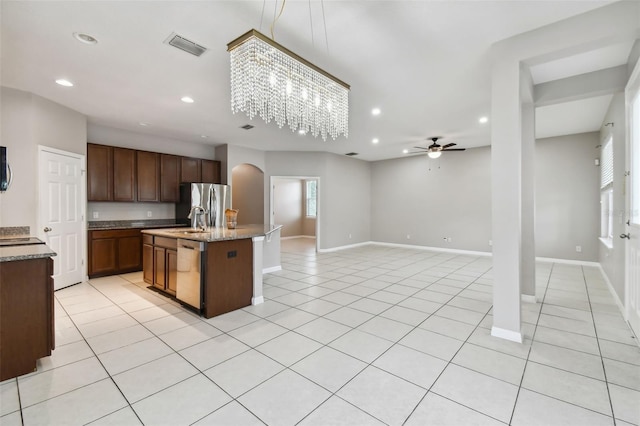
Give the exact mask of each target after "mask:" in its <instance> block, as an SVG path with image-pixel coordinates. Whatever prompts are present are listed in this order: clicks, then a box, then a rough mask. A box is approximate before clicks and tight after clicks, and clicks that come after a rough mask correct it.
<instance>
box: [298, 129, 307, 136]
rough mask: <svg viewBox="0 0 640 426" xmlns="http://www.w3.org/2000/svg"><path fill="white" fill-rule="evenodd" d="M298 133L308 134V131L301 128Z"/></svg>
mask: <svg viewBox="0 0 640 426" xmlns="http://www.w3.org/2000/svg"><path fill="white" fill-rule="evenodd" d="M298 134H299V135H306V134H307V131H306V130H304V129H300V130H298Z"/></svg>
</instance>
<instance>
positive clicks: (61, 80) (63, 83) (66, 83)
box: [56, 78, 73, 87]
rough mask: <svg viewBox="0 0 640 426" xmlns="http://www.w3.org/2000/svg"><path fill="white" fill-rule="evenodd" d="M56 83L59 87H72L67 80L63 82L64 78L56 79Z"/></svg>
mask: <svg viewBox="0 0 640 426" xmlns="http://www.w3.org/2000/svg"><path fill="white" fill-rule="evenodd" d="M56 83H58V84H59V85H60V86H64V87H72V86H73V83H72V82H70V81H69V80H65V79H64V78H59V79H57V80H56Z"/></svg>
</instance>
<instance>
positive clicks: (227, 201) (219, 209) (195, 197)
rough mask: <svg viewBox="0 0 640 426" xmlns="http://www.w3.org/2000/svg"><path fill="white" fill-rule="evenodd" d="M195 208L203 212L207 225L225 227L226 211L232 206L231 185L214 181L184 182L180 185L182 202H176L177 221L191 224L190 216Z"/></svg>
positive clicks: (209, 226)
mask: <svg viewBox="0 0 640 426" xmlns="http://www.w3.org/2000/svg"><path fill="white" fill-rule="evenodd" d="M198 207H199V208H200V209H202V211H199V210H198V209H197V208H198ZM194 208H195V210H198V211H199V212H200V213H201V214H202V216H203V222H204V224H205V226H206V227H208V228H225V227H226V226H227V222H226V220H225V216H224V211H225V210H226V209H230V208H231V187H230V186H229V185H218V184H214V183H183V184H182V185H180V202H179V203H177V204H176V221H178V222H180V223H185V224H188V225H189V224H191V220H190V219H189V218H188V217H189V214H190V213H191V212H192V211H193V210H194Z"/></svg>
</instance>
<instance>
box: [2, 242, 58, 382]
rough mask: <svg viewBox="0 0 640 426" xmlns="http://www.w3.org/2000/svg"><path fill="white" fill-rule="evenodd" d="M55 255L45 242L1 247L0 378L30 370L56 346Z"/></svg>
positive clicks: (10, 376) (3, 378)
mask: <svg viewBox="0 0 640 426" xmlns="http://www.w3.org/2000/svg"><path fill="white" fill-rule="evenodd" d="M55 255H56V253H55V252H53V251H52V250H51V249H50V248H49V247H47V246H46V245H44V244H34V245H23V246H8V247H0V324H2V326H1V327H0V381H3V380H7V379H10V378H13V377H16V376H20V375H23V374H27V373H31V372H32V371H34V370H35V369H36V361H37V360H38V359H40V358H43V357H46V356H49V355H51V351H52V350H53V349H54V347H55V341H54V336H55V333H54V312H53V310H54V309H53V278H52V277H51V276H52V274H53V259H52V257H53V256H55Z"/></svg>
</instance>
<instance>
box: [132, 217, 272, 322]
mask: <svg viewBox="0 0 640 426" xmlns="http://www.w3.org/2000/svg"><path fill="white" fill-rule="evenodd" d="M280 228H281V226H279V225H242V226H238V227H237V228H236V229H227V228H211V229H207V230H205V231H202V230H199V229H193V228H168V229H167V228H165V229H147V230H143V231H142V234H143V250H142V252H143V256H142V257H143V277H144V280H145V282H146V283H148V284H150V287H151V288H153V289H156V290H158V291H160V292H162V293H164V294H166V295H169V296H171V297H175V298H176V299H177V300H178V301H180V302H181V303H183V304H186V305H188V306H190V307H191V308H193V309H195V310H196V311H198V312H199V313H200V314H201V315H203V316H204V317H205V318H211V317H214V316H217V315H221V314H224V313H227V312H231V311H233V310H236V309H240V308H243V307H245V306H249V305H257V304H260V303H262V302H263V301H264V298H263V296H262V273H263V249H264V243H265V240H267V241H270V240H271V238H272V236H273V235H274V234H275V235H279V229H280ZM278 238H279V237H278Z"/></svg>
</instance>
